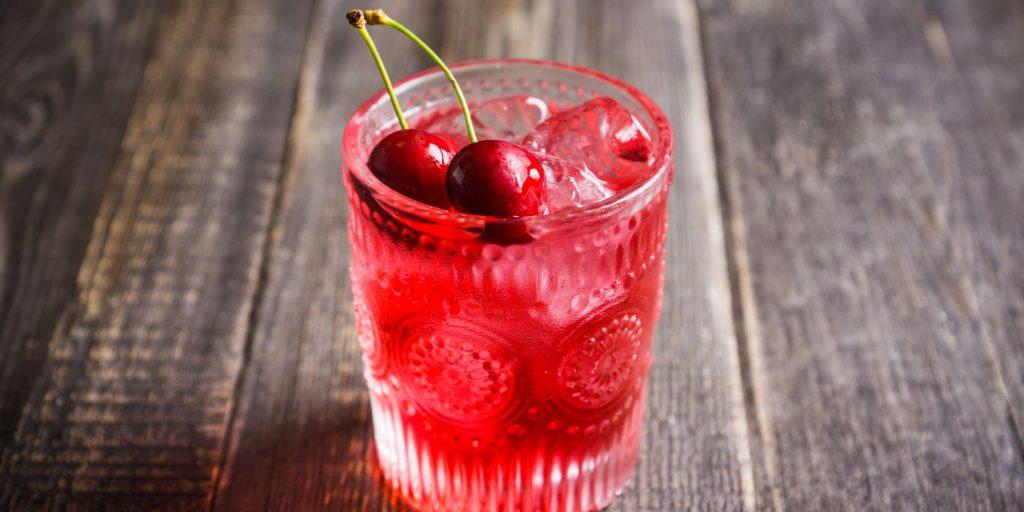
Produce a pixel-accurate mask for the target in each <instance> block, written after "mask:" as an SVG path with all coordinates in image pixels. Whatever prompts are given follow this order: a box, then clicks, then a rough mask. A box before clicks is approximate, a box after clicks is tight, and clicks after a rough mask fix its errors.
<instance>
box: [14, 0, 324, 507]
mask: <svg viewBox="0 0 1024 512" xmlns="http://www.w3.org/2000/svg"><path fill="white" fill-rule="evenodd" d="M105 5H106V4H101V5H98V6H97V7H96V9H99V10H98V11H97V13H96V15H97V16H99V17H100V19H105V18H103V16H108V15H112V14H113V13H112V12H109V11H104V10H103V9H105V8H106V7H105ZM173 7H174V8H173V9H172V10H171V12H168V13H167V15H166V16H164V17H161V19H160V21H159V26H158V27H155V28H151V30H156V32H157V34H156V36H155V42H154V43H153V55H152V58H151V59H150V60H149V61H148V63H147V64H146V68H145V72H144V75H143V77H142V82H141V85H140V87H139V89H138V92H137V94H135V100H134V102H133V104H132V105H131V108H130V112H131V113H130V118H129V120H128V123H127V129H126V130H125V133H124V135H123V137H122V139H121V140H120V152H119V156H118V157H117V158H116V160H115V162H114V164H113V167H112V169H111V170H110V171H109V184H107V185H106V186H105V187H104V189H103V190H104V192H103V195H102V199H101V200H100V202H99V207H98V213H97V214H96V216H95V222H94V223H93V227H92V229H91V235H90V238H89V243H88V249H87V252H86V254H85V257H84V261H83V263H82V265H81V268H80V270H79V271H78V273H77V278H76V284H75V286H76V287H77V289H78V294H77V297H76V299H75V300H74V302H73V303H71V304H69V305H68V306H67V307H65V308H64V309H63V310H62V311H61V314H60V316H59V321H58V322H56V327H55V328H54V329H53V332H52V333H51V334H49V337H50V340H49V346H48V348H47V349H46V355H45V356H44V362H43V363H42V364H41V372H40V373H41V375H40V377H39V379H38V381H37V382H35V384H34V385H33V386H32V388H31V393H30V395H29V396H28V397H27V399H26V400H25V404H24V406H23V407H22V411H21V414H20V417H19V418H18V423H17V428H16V431H15V434H14V439H13V442H12V443H11V445H10V446H9V447H8V448H7V449H5V450H4V452H3V454H2V461H0V509H2V510H22V509H54V510H76V509H101V508H102V509H112V508H114V509H116V508H126V507H131V508H135V509H153V508H169V509H172V508H177V509H181V508H186V509H194V508H200V507H205V506H206V505H207V504H208V502H209V501H210V499H211V496H212V488H213V486H212V482H213V480H214V478H215V472H216V470H217V468H218V465H219V462H220V459H221V451H222V441H223V440H224V438H225V432H226V429H227V423H228V422H229V419H230V417H231V414H232V410H233V398H234V391H235V384H236V377H237V375H238V374H239V370H240V368H241V367H242V366H243V365H244V362H245V353H246V340H247V331H248V325H249V321H250V313H251V310H252V306H253V304H254V302H255V298H256V297H257V295H258V293H257V292H258V290H259V282H260V277H261V272H260V269H261V265H262V262H263V259H264V258H263V253H264V250H263V249H264V242H265V240H266V237H267V232H268V226H269V225H270V219H271V216H272V208H273V198H274V196H275V192H276V190H277V189H278V185H279V182H278V180H279V176H280V170H281V164H282V160H283V155H284V148H285V140H286V136H287V133H288V126H289V121H290V118H291V115H292V110H293V108H292V107H293V99H294V94H295V86H296V83H297V80H298V71H299V64H298V63H299V62H300V61H301V57H302V53H303V46H304V42H305V34H306V30H307V28H308V23H309V18H310V15H311V12H310V3H309V2H294V1H283V0H282V1H224V2H181V3H177V4H175V5H174V6H173ZM117 19H118V18H117V17H113V18H112V20H111V22H112V24H113V26H112V27H110V28H109V29H107V30H110V31H113V32H115V33H117V32H119V31H125V30H127V31H128V33H127V34H122V37H129V36H132V33H133V32H136V31H137V29H134V30H133V29H132V28H131V27H130V26H129V27H128V28H119V25H118V23H117V21H116V20H117ZM41 23H46V21H45V20H44V21H41ZM85 26H86V27H88V25H85ZM56 28H58V27H44V28H42V29H41V30H55V29H56ZM96 30H103V26H102V25H101V26H99V27H96ZM135 35H136V36H139V35H138V34H135ZM139 38H140V39H143V40H144V38H141V37H139ZM135 44H144V43H143V42H142V41H136V42H135ZM83 55H86V56H87V55H88V54H87V53H83ZM129 56H130V55H129ZM82 99H84V100H89V98H88V97H86V98H82ZM124 99H125V100H126V101H127V100H129V98H124ZM99 108H104V106H101V107H99ZM113 111H114V112H116V111H117V109H114V110H113ZM106 128H107V127H105V126H102V125H93V124H89V125H87V126H83V127H82V128H81V129H83V130H87V129H93V130H96V131H105V130H106ZM58 133H59V131H58ZM115 133H116V131H115ZM84 140H88V139H84ZM107 151H109V149H107ZM99 164H100V163H97V164H96V165H99ZM6 173H7V169H5V174H6ZM5 178H6V176H5ZM76 180H78V178H76Z"/></svg>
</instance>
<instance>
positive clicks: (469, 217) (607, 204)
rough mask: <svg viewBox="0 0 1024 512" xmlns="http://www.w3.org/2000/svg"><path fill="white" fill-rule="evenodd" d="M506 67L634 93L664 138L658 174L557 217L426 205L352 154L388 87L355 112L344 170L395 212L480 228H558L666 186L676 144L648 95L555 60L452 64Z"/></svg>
mask: <svg viewBox="0 0 1024 512" xmlns="http://www.w3.org/2000/svg"><path fill="white" fill-rule="evenodd" d="M503 64H513V65H531V66H537V67H542V68H552V69H557V70H561V71H570V72H573V73H578V74H581V75H585V76H588V77H590V78H594V79H597V80H600V81H602V82H605V83H607V84H610V85H612V86H614V87H616V88H618V89H621V90H622V91H623V92H625V93H626V94H628V95H629V96H630V97H632V98H633V99H634V100H635V101H637V102H638V103H639V104H640V106H641V107H642V108H643V109H644V111H645V113H646V115H647V116H649V117H650V119H651V122H652V124H653V126H652V128H653V130H655V131H657V132H658V139H659V141H660V143H659V144H658V146H657V148H656V152H655V155H654V158H653V159H652V160H651V163H650V164H649V165H648V169H653V170H654V172H649V173H648V174H647V176H646V177H645V178H644V179H641V180H638V181H637V182H635V183H632V184H630V185H629V186H627V187H625V188H623V189H622V190H620V191H618V192H616V193H615V194H613V195H611V196H610V197H607V198H605V199H602V200H600V201H596V202H594V203H591V204H588V205H585V206H582V207H579V208H570V209H565V210H561V211H557V212H555V213H547V214H536V215H529V216H523V217H494V216H489V215H477V214H472V213H464V212H459V211H454V210H445V209H442V208H438V207H436V206H431V205H428V204H425V203H421V202H419V201H416V200H415V199H412V198H410V197H408V196H405V195H403V194H401V193H400V192H398V191H396V190H394V189H392V188H391V187H389V186H387V185H385V184H384V183H383V182H382V181H380V180H379V179H378V178H377V177H376V176H374V175H373V173H372V172H370V169H369V165H368V164H367V162H365V161H350V160H351V159H350V156H353V155H356V154H358V149H357V148H358V147H359V146H360V141H359V139H360V131H361V127H362V126H363V121H364V119H365V118H366V117H367V115H368V114H369V112H370V110H371V109H373V108H375V107H378V106H381V105H383V104H384V103H387V102H388V101H389V99H388V97H387V91H386V90H384V89H383V88H381V89H380V90H379V91H377V92H375V93H374V94H373V95H371V96H370V98H369V99H367V100H366V101H364V102H363V103H362V104H361V105H360V106H359V107H358V108H357V109H356V110H355V111H354V112H353V113H352V115H351V117H350V118H349V120H348V122H347V123H346V124H345V130H344V133H343V134H342V144H341V145H342V159H343V162H342V166H343V168H348V169H349V170H350V171H351V172H352V173H353V174H354V175H355V176H356V177H357V178H358V179H359V181H360V182H361V183H362V184H363V185H364V186H365V187H367V188H369V189H370V191H371V192H372V193H373V195H374V197H375V199H377V200H378V201H382V202H384V203H386V204H387V205H388V206H390V207H392V208H396V209H398V210H400V211H404V212H412V213H416V214H418V215H420V216H423V217H428V218H431V219H434V220H437V221H440V222H444V223H453V224H457V225H463V226H479V225H482V224H484V223H487V222H493V221H510V220H515V221H519V222H526V223H542V224H558V223H565V222H566V221H571V220H578V219H582V218H589V217H591V216H599V215H601V214H603V213H605V212H608V211H611V210H614V209H615V208H616V207H618V206H620V205H623V204H626V203H630V202H632V201H633V200H635V199H636V198H637V197H640V196H643V195H644V194H646V193H648V192H650V191H651V189H652V188H654V187H656V186H658V183H660V182H661V181H662V179H663V178H665V176H666V175H667V174H669V172H670V170H671V168H672V165H671V162H670V160H671V158H672V154H673V144H674V141H673V137H672V128H671V125H670V124H669V121H668V118H667V117H666V116H665V114H664V112H662V110H661V108H660V107H658V105H657V104H656V103H654V100H652V99H651V98H650V97H648V96H647V94H645V93H644V92H642V91H640V90H639V89H637V88H636V87H634V86H632V85H630V84H628V83H626V82H625V81H623V80H621V79H619V78H616V77H613V76H610V75H607V74H605V73H602V72H600V71H595V70H592V69H589V68H585V67H582V66H577V65H574V64H566V63H563V62H557V61H552V60H543V59H519V58H497V59H474V60H466V61H461V62H456V63H453V64H450V65H449V68H450V69H451V70H452V71H458V70H460V69H462V70H465V69H467V68H477V67H501V65H503ZM434 76H443V75H442V73H441V70H440V69H438V68H436V67H433V68H428V69H425V70H422V71H419V72H416V73H413V74H411V75H409V76H407V77H405V78H402V79H401V80H399V81H397V82H395V83H394V88H395V93H396V94H401V92H402V91H403V90H405V89H408V88H410V87H413V86H415V85H417V84H418V83H420V82H422V81H423V80H426V79H427V78H433V77H434ZM453 101H454V95H453ZM368 152H369V151H367V153H368Z"/></svg>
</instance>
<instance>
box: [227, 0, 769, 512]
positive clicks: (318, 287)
mask: <svg viewBox="0 0 1024 512" xmlns="http://www.w3.org/2000/svg"><path fill="white" fill-rule="evenodd" d="M385 7H386V8H387V9H388V11H389V12H390V14H391V15H392V16H393V17H395V18H396V19H399V20H402V21H403V22H407V23H408V24H409V25H410V26H411V28H412V29H413V30H415V31H417V32H418V33H420V34H421V36H423V38H424V39H425V40H427V41H428V42H431V43H437V47H438V48H439V49H440V50H441V53H442V54H443V56H444V57H445V58H446V59H449V60H458V59H468V58H482V57H494V56H516V57H546V58H558V59H562V60H566V61H570V62H575V63H578V64H582V65H587V66H591V67H594V68H596V69H600V70H605V71H608V72H610V73H613V74H618V75H620V76H622V77H623V78H625V79H626V80H627V81H630V82H632V83H635V84H637V85H638V86H640V87H641V88H644V89H645V90H647V91H648V92H649V93H650V94H651V95H652V96H653V97H654V98H655V100H656V101H658V102H659V103H660V104H661V105H662V106H663V107H665V110H666V112H667V113H668V114H669V116H670V117H671V119H672V121H673V123H674V126H675V128H676V130H677V137H678V149H677V151H678V156H677V172H678V176H680V178H679V180H678V182H677V184H676V185H675V188H674V190H673V199H672V202H673V206H672V214H671V215H672V223H671V226H672V233H671V236H670V243H669V248H668V255H669V256H668V258H669V261H670V263H669V265H668V271H667V276H666V286H665V290H666V295H665V304H664V307H665V313H664V315H663V317H662V318H663V320H662V324H661V326H660V329H659V332H658V336H657V347H656V354H657V358H658V359H657V362H656V365H655V368H654V370H653V373H652V377H651V378H652V384H651V394H650V397H649V406H648V407H649V410H648V416H647V420H646V428H647V437H646V444H645V447H644V451H643V456H642V461H641V464H640V468H639V471H638V473H637V477H636V483H635V484H634V485H632V486H631V487H630V488H629V489H628V490H627V491H626V494H625V495H624V496H623V497H622V498H620V499H619V500H618V501H617V502H616V504H614V505H613V506H612V509H613V510H643V511H647V510H679V509H684V508H704V509H739V508H742V507H743V506H744V505H745V504H746V505H748V506H749V505H751V504H752V500H753V495H752V490H753V489H752V487H751V482H752V476H750V474H751V469H750V467H749V457H748V453H747V450H748V446H747V440H746V427H745V423H744V414H743V408H742V395H741V389H740V382H739V370H738V361H737V355H736V352H735V344H734V338H733V332H732V324H731V314H730V311H731V310H730V304H729V290H728V284H727V277H726V267H725V258H724V248H723V242H722V236H723V235H722V227H721V226H720V212H719V209H718V203H717V198H718V195H717V191H716V187H715V182H714V180H715V177H714V170H713V161H712V148H711V142H710V128H709V125H708V116H707V111H706V106H705V103H704V102H705V100H704V92H703V87H704V80H703V75H702V72H701V63H700V51H699V47H698V46H697V35H698V30H697V28H696V15H695V12H694V9H693V6H692V4H690V3H688V2H684V3H677V2H668V1H665V2H655V3H652V4H651V5H650V9H651V19H652V23H656V24H657V29H658V30H652V31H651V32H650V35H651V36H650V37H649V38H637V37H635V36H634V34H633V33H632V32H631V29H630V28H629V27H628V26H626V25H624V24H623V23H622V20H623V19H625V18H627V17H628V14H629V13H630V12H631V11H629V6H628V5H627V4H625V3H622V2H588V1H578V2H553V1H533V2H488V3H481V2H455V1H452V2H439V3H437V4H435V9H434V10H433V11H432V12H431V16H429V17H428V16H423V15H421V13H422V12H423V7H422V6H421V5H419V4H416V3H414V2H388V3H386V5H385ZM346 8H348V5H347V3H345V2H342V3H341V4H338V3H334V2H327V3H325V4H323V6H322V8H321V9H320V11H319V12H318V14H317V15H316V16H315V18H316V20H317V24H316V26H315V27H314V29H313V31H312V33H313V35H312V36H311V39H310V51H309V52H308V53H307V60H306V64H305V71H304V73H303V75H304V76H303V86H302V93H301V94H300V97H301V101H300V105H301V109H300V112H302V114H301V115H300V116H297V118H296V125H295V126H294V127H293V132H292V146H291V149H292V153H291V154H292V156H291V158H290V159H289V164H288V166H287V169H288V170H287V178H286V183H287V185H286V186H285V188H284V190H285V193H284V198H283V201H282V215H281V217H280V223H279V224H277V225H276V226H275V228H274V230H273V239H272V240H273V250H272V252H271V254H272V258H271V264H270V268H269V273H268V274H269V279H268V284H267V288H266V293H265V295H264V300H263V302H262V303H261V305H260V309H259V314H258V323H257V328H256V331H255V336H254V341H253V351H252V359H251V364H250V366H249V367H248V368H247V371H246V374H245V377H244V378H245V383H244V385H243V388H242V394H241V400H240V403H239V407H240V408H239V412H238V416H237V421H236V422H235V428H234V431H233V434H232V444H231V448H230V452H229V457H228V462H227V465H226V467H225V470H224V474H223V478H222V479H221V489H220V491H219V494H218V500H217V503H216V507H215V508H218V509H223V510H253V509H266V510H299V509H301V510H381V509H389V510H391V509H396V510H400V509H402V507H401V505H400V504H397V503H394V501H393V500H394V497H393V496H391V495H390V494H388V493H387V492H385V491H382V488H381V486H380V482H378V476H377V473H376V471H375V467H374V459H373V454H372V438H371V437H370V433H371V430H370V427H369V410H368V404H367V396H366V392H365V390H364V387H365V385H364V382H363V379H362V375H361V374H362V371H361V370H362V368H361V363H360V362H359V348H358V345H357V343H356V340H355V332H354V329H353V322H352V318H351V313H350V311H349V292H348V290H347V285H348V277H347V263H348V254H349V251H350V249H349V246H348V241H347V237H346V234H345V220H346V216H347V212H346V211H345V203H344V199H343V196H342V194H343V188H342V186H341V179H340V176H339V174H338V169H339V167H340V160H339V158H340V155H339V153H340V151H339V147H338V140H339V137H340V134H341V129H342V126H343V123H344V122H345V120H346V119H347V117H348V115H349V114H350V113H351V111H352V110H353V109H354V108H355V106H356V105H357V104H358V102H360V101H361V99H363V98H365V97H367V96H368V95H369V94H371V93H372V92H373V91H375V90H377V89H379V88H380V85H379V83H378V81H377V78H376V77H375V75H374V74H373V72H372V68H371V67H370V66H371V62H370V60H369V56H368V55H366V52H365V49H364V48H363V46H362V44H361V42H360V41H359V40H358V38H357V37H356V36H355V35H354V34H353V33H352V32H351V29H349V28H347V27H346V26H345V23H344V22H343V20H342V15H343V13H344V11H345V10H346ZM556 19H562V20H572V21H571V22H570V21H565V22H564V23H560V24H559V25H558V26H557V27H556V25H555V21H554V20H556ZM431 20H433V23H431ZM575 26H580V27H584V26H585V27H589V28H588V29H587V30H583V29H582V28H579V29H573V27H575ZM378 33H379V35H377V36H376V37H375V39H376V41H377V44H378V46H380V49H381V53H382V55H383V56H384V59H385V61H386V62H387V64H388V66H389V68H390V69H391V74H392V76H403V75H405V74H407V73H409V72H411V71H413V70H415V69H419V68H422V67H425V66H427V65H428V64H427V63H426V62H425V61H423V60H422V57H420V56H419V55H418V53H417V52H415V51H414V50H413V49H412V47H411V46H410V45H409V44H408V43H407V42H406V41H404V40H403V39H401V38H400V36H398V35H397V34H389V33H386V32H378ZM638 56H639V57H640V58H639V59H638V58H637V57H638Z"/></svg>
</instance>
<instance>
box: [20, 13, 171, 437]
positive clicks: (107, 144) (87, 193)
mask: <svg viewBox="0 0 1024 512" xmlns="http://www.w3.org/2000/svg"><path fill="white" fill-rule="evenodd" d="M159 7H160V6H157V5H156V4H154V3H152V2H150V3H137V2H116V3H111V2H99V1H80V2H72V3H68V2H64V3H61V2H54V1H50V2H13V3H9V4H4V6H3V7H0V9H2V10H0V453H2V452H3V449H4V447H6V446H7V445H8V444H9V443H10V442H11V440H12V438H13V435H14V429H15V426H16V425H17V420H18V413H19V412H20V411H21V408H22V406H23V405H24V403H25V400H26V399H27V398H28V395H29V393H30V390H31V387H32V385H33V383H34V382H36V379H37V378H38V376H39V374H40V371H41V369H42V367H43V364H44V362H45V360H46V359H45V358H46V355H47V344H48V342H49V341H50V336H51V333H52V332H53V330H54V328H55V326H56V324H57V320H58V317H59V316H60V313H61V311H62V310H63V309H64V308H65V307H67V306H68V304H70V303H71V302H72V301H73V300H74V298H75V293H76V288H75V275H76V274H77V272H78V268H79V266H80V265H81V262H82V258H83V257H84V255H85V248H86V245H87V243H88V240H89V235H90V232H91V230H92V225H93V220H94V218H95V217H96V212H97V209H98V207H99V203H100V199H101V198H102V196H103V191H104V189H105V187H106V185H107V183H108V181H109V176H110V168H111V167H112V166H113V162H114V160H115V159H116V157H117V154H118V149H119V146H120V143H121V138H122V136H123V134H124V129H125V125H126V123H127V121H128V116H129V114H130V111H131V108H130V107H131V104H132V100H133V99H134V96H135V93H136V91H137V89H138V85H139V82H140V80H141V78H142V69H143V66H144V65H145V62H146V58H147V56H148V53H149V50H150V48H151V47H152V39H153V37H152V31H153V28H154V27H155V24H156V23H155V22H156V17H157V15H158V14H159V13H160V12H161V11H162V10H166V9H161V8H159ZM96 127H102V129H95V128H96Z"/></svg>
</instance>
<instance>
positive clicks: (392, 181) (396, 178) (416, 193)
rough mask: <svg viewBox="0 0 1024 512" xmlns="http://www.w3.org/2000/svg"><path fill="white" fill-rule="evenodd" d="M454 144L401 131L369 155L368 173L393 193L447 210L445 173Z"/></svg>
mask: <svg viewBox="0 0 1024 512" xmlns="http://www.w3.org/2000/svg"><path fill="white" fill-rule="evenodd" d="M455 150H456V147H455V144H453V143H452V142H451V141H450V140H448V139H447V138H445V137H442V136H440V135H435V134H433V133H430V132H425V131H423V130H401V131H397V132H394V133H392V134H390V135H388V136H387V137H384V139H382V140H381V141H380V142H378V143H377V145H376V146H374V148H373V151H371V152H370V161H369V165H370V171H371V172H373V175H374V176H376V177H377V178H378V179H380V181H382V182H384V184H385V185H387V186H389V187H391V188H392V189H394V190H395V191H396V192H399V193H401V194H402V195H405V196H407V197H411V198H412V199H415V200H417V201H419V202H421V203H426V204H429V205H432V206H437V207H438V208H448V207H449V202H448V196H447V195H446V194H445V172H446V171H447V168H448V163H449V162H451V160H452V155H454V154H455Z"/></svg>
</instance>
